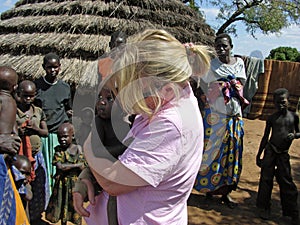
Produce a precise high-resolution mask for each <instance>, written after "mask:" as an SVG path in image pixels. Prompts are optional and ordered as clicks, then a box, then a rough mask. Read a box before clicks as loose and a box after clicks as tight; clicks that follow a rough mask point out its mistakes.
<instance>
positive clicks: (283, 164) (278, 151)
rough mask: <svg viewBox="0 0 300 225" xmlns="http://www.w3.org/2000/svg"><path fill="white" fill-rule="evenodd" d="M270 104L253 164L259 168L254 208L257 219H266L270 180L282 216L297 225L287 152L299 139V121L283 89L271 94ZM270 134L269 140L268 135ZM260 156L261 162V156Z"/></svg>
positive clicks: (270, 187) (295, 196)
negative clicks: (270, 111)
mask: <svg viewBox="0 0 300 225" xmlns="http://www.w3.org/2000/svg"><path fill="white" fill-rule="evenodd" d="M273 97H274V104H275V107H276V108H277V111H276V112H275V113H274V114H272V115H271V116H270V117H269V118H268V120H267V123H266V128H265V132H264V136H263V138H262V140H261V143H260V146H259V150H258V153H257V156H256V164H257V166H259V167H261V176H260V181H259V188H258V195H257V201H256V206H257V207H258V208H259V209H260V210H261V211H260V217H261V218H262V219H266V220H267V219H269V217H270V207H271V204H270V201H271V194H272V188H273V178H274V176H275V177H276V180H277V182H278V184H279V187H280V198H281V206H282V213H283V216H289V217H292V224H298V225H299V209H298V205H297V197H298V191H297V187H296V185H295V184H294V182H293V179H292V176H291V165H290V156H289V153H288V151H289V148H290V146H291V144H292V141H293V140H294V139H297V138H299V137H300V133H299V117H298V116H297V114H296V113H293V112H291V111H289V110H288V97H289V92H288V90H286V89H285V88H279V89H277V90H275V91H274V95H273ZM270 133H271V137H270V138H269V135H270ZM263 151H264V156H263V158H262V159H261V154H262V152H263Z"/></svg>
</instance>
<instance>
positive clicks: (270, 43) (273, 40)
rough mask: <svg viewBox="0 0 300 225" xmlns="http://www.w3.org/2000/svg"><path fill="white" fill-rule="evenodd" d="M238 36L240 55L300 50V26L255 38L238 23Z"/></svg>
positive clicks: (212, 12) (211, 19)
mask: <svg viewBox="0 0 300 225" xmlns="http://www.w3.org/2000/svg"><path fill="white" fill-rule="evenodd" d="M1 1H4V2H3V3H1V4H0V13H2V12H4V11H6V10H8V9H11V8H13V7H14V4H15V3H16V2H17V0H1ZM200 8H201V11H203V12H204V14H205V16H206V23H207V24H209V25H210V26H211V27H212V28H213V29H214V28H215V27H218V25H220V24H218V23H217V22H216V20H215V17H216V15H217V13H218V10H217V9H215V8H212V7H209V6H206V7H204V6H201V7H200ZM236 25H237V30H238V31H237V37H234V36H232V41H233V45H234V46H233V53H234V54H238V55H246V56H255V57H263V58H265V57H267V56H268V55H269V53H270V51H271V50H272V49H275V48H277V47H292V48H297V49H298V51H300V26H299V25H298V26H296V25H292V26H291V27H289V28H285V29H283V30H281V34H279V35H276V34H271V35H264V34H262V33H260V32H259V31H258V32H257V33H256V34H255V36H256V39H254V38H253V37H252V36H251V35H250V34H248V33H247V32H246V31H245V26H243V25H242V24H241V23H237V24H236Z"/></svg>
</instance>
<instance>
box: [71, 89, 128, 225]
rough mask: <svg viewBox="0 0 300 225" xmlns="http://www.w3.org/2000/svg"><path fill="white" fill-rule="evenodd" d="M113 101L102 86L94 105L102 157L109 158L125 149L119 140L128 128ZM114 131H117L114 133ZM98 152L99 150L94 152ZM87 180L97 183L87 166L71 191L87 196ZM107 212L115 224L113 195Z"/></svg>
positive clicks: (112, 158) (115, 210) (97, 189)
mask: <svg viewBox="0 0 300 225" xmlns="http://www.w3.org/2000/svg"><path fill="white" fill-rule="evenodd" d="M114 102H115V96H114V95H113V93H112V91H111V90H110V89H109V88H107V87H103V88H102V89H101V91H100V92H99V95H98V97H97V102H96V106H95V114H96V116H95V125H96V129H97V134H98V136H99V138H100V141H101V144H102V145H103V147H104V148H105V150H107V152H108V153H107V154H103V157H107V158H109V159H110V160H116V159H117V158H118V156H119V155H121V154H122V153H123V152H124V151H125V150H126V146H125V145H124V144H123V143H122V142H121V141H120V140H123V139H124V138H125V136H126V135H127V133H128V131H129V129H130V127H129V125H130V124H129V123H127V122H125V121H124V118H123V112H122V110H121V108H120V106H119V105H118V104H116V105H115V106H116V107H114V108H113V104H114ZM112 108H113V109H112ZM112 120H113V121H112ZM114 127H115V128H116V127H117V128H118V130H117V131H116V130H115V129H114ZM116 132H118V133H117V134H116ZM92 144H93V136H92ZM98 147H99V146H98ZM95 149H99V148H95ZM98 153H99V152H97V153H96V154H98ZM87 180H89V181H92V183H93V184H95V185H96V184H97V182H96V181H95V178H94V177H93V175H92V173H91V171H90V169H89V168H86V169H85V170H84V171H83V172H82V173H81V174H80V176H79V180H78V181H77V182H76V185H75V188H74V190H73V192H74V193H76V192H79V193H81V194H82V196H87V193H86V187H85V184H86V182H88V181H87ZM95 188H96V192H97V191H101V187H99V186H98V185H96V186H95ZM74 193H73V195H74ZM75 195H76V194H75ZM107 213H108V220H109V224H111V225H117V224H118V222H117V199H116V197H115V196H109V200H108V206H107Z"/></svg>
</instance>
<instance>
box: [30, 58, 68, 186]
mask: <svg viewBox="0 0 300 225" xmlns="http://www.w3.org/2000/svg"><path fill="white" fill-rule="evenodd" d="M43 68H44V70H45V73H46V75H45V76H43V77H40V78H39V79H37V80H36V81H35V85H36V89H37V95H36V99H35V105H36V106H38V107H40V108H42V109H43V111H44V113H45V115H46V122H47V127H48V131H49V134H48V137H46V138H42V142H43V145H42V153H43V156H44V159H45V163H46V166H47V176H48V180H49V185H50V190H51V189H52V187H53V184H54V179H53V176H54V174H55V172H56V170H55V169H56V167H55V166H53V164H52V159H53V155H54V147H55V146H57V145H58V144H59V143H58V140H57V129H58V127H59V126H60V125H61V124H63V123H64V122H69V120H70V117H71V116H72V114H73V111H72V108H71V105H72V104H71V89H70V85H69V84H67V83H66V82H64V81H62V80H60V79H58V75H59V72H60V69H61V63H60V58H59V56H58V55H57V54H55V53H48V54H46V55H45V56H44V60H43Z"/></svg>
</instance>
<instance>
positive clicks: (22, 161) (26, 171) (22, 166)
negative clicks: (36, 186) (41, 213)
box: [12, 155, 31, 180]
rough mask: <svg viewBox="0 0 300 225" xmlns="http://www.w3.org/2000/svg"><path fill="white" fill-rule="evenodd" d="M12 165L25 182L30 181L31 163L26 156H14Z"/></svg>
mask: <svg viewBox="0 0 300 225" xmlns="http://www.w3.org/2000/svg"><path fill="white" fill-rule="evenodd" d="M12 165H14V166H15V167H16V168H17V169H18V170H19V171H20V172H21V173H22V174H23V175H24V176H25V177H26V180H28V179H30V173H31V163H30V161H29V159H28V158H27V157H26V156H24V155H16V156H15V157H14V160H13V161H12Z"/></svg>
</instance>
